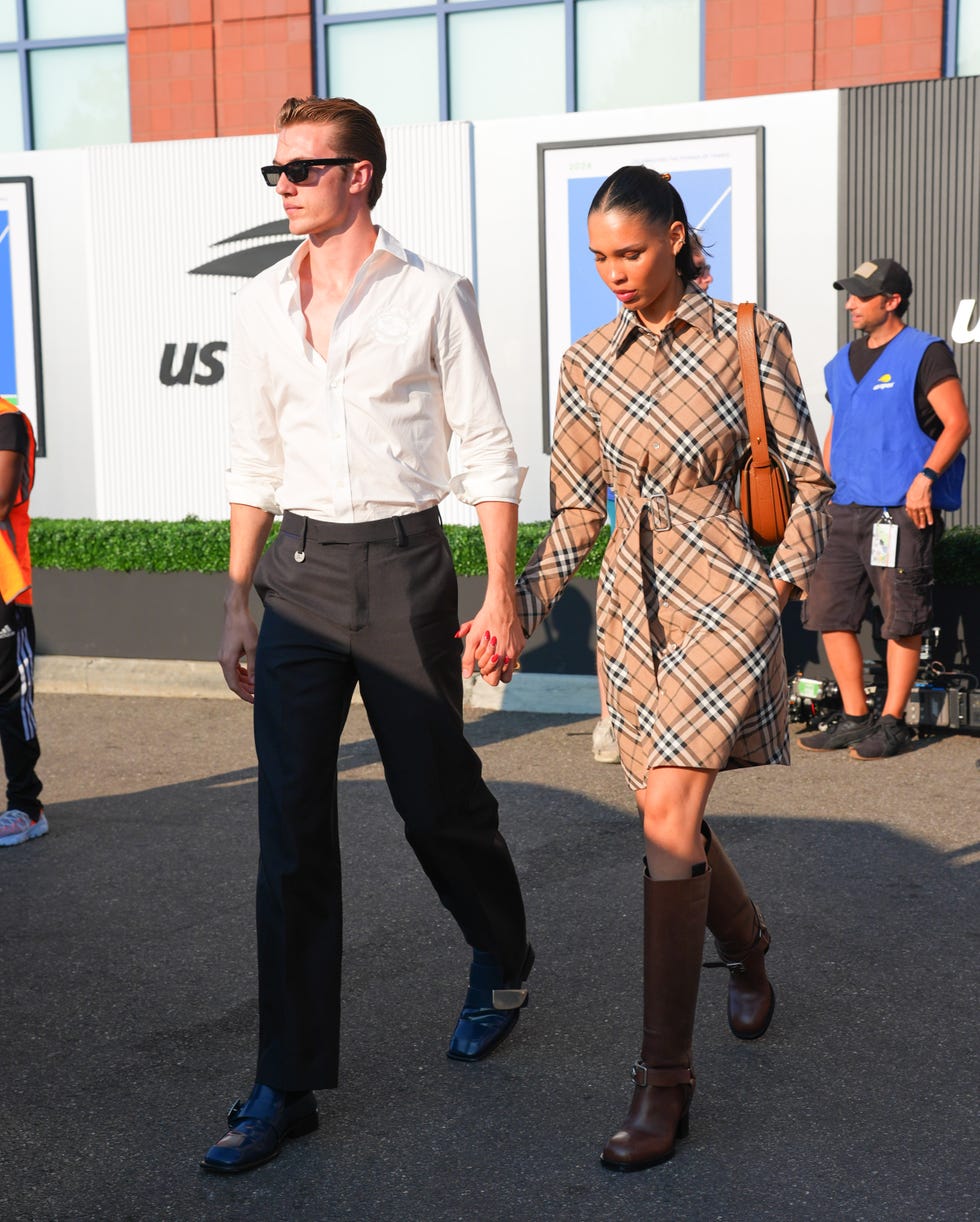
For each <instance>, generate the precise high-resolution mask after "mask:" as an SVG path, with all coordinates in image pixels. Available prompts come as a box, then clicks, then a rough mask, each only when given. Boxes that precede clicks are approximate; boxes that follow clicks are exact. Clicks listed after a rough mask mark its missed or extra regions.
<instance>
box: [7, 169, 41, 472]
mask: <svg viewBox="0 0 980 1222" xmlns="http://www.w3.org/2000/svg"><path fill="white" fill-rule="evenodd" d="M0 395H2V396H3V398H4V399H8V400H9V401H10V402H11V403H14V404H16V405H17V407H19V408H20V409H21V411H22V412H24V414H25V415H27V416H29V417H30V419H31V423H32V424H33V425H34V433H35V436H36V437H37V452H38V454H39V455H43V454H44V400H43V395H42V389H41V327H40V314H39V311H38V301H37V249H36V246H35V239H34V190H33V180H32V179H30V178H0Z"/></svg>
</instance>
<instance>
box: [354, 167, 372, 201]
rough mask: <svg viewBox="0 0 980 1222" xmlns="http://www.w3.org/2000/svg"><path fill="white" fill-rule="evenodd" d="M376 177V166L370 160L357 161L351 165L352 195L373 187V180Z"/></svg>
mask: <svg viewBox="0 0 980 1222" xmlns="http://www.w3.org/2000/svg"><path fill="white" fill-rule="evenodd" d="M373 178H374V166H373V165H372V164H371V162H370V161H357V162H355V163H354V165H352V166H351V172H350V191H351V194H352V195H359V194H361V192H363V191H368V190H370V188H371V181H372V179H373Z"/></svg>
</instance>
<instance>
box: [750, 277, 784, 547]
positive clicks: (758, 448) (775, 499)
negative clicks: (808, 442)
mask: <svg viewBox="0 0 980 1222" xmlns="http://www.w3.org/2000/svg"><path fill="white" fill-rule="evenodd" d="M736 325H737V328H738V360H739V366H740V367H741V371H742V390H743V391H744V394H745V416H746V419H747V420H748V425H749V443H750V445H751V449H750V450H749V453H748V454H747V455H746V458H745V462H744V463H743V465H742V472H741V477H740V480H739V507H740V509H741V510H742V516H743V517H744V518H745V520H746V522H747V523H748V526H749V530H750V532H751V534H752V538H753V539H754V540H755V541H756V543H758V544H759V545H760V546H761V547H772V546H773V545H774V544H776V543H778V542H779V541H780V540H781V539H782V537H783V534H784V532H785V530H786V523H787V522H788V521H789V511H790V503H791V499H792V498H791V496H790V488H789V478H788V476H787V474H786V468H785V467H784V466H783V463H782V461H781V460H780V459H779V457H778V455H773V454H770V453H769V442H768V441H767V439H766V408H765V403H764V401H763V398H762V382H761V380H760V378H759V358H758V355H757V353H756V332H755V306H754V305H753V304H752V302H750V301H743V302H741V303H740V305H739V307H738V316H737V320H736Z"/></svg>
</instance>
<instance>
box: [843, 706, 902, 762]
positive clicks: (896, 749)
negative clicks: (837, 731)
mask: <svg viewBox="0 0 980 1222" xmlns="http://www.w3.org/2000/svg"><path fill="white" fill-rule="evenodd" d="M912 737H913V735H912V731H911V729H909V727H908V726H907V725H906V724H905V718H904V717H892V715H891V714H890V713H889V714H888V715H887V716H885V717H882V719H881V720H880V721H879V722H878V724H877V725H876V726H875V728H874V729H873V730H872V731H871V733H870V734H869V735H868V736H867V738H862V739H861V741H860V742H859V743H858V744H857V745H856V746H854V747H852V748H851V749H850V751H849V752H848V754H849V755H850V756H851V758H852V759H856V760H884V759H888V757H889V756H892V755H901V753H902V752H903V751H904V750H905V749H906V748H907V747H908V745H909V743H910V742H911V741H912Z"/></svg>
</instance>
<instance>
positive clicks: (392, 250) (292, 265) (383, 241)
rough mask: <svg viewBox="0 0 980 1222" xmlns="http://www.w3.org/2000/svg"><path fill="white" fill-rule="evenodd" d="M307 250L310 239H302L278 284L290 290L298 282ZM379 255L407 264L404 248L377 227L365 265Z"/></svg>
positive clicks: (284, 268) (395, 239)
mask: <svg viewBox="0 0 980 1222" xmlns="http://www.w3.org/2000/svg"><path fill="white" fill-rule="evenodd" d="M309 249H310V239H309V238H304V239H303V241H302V242H300V244H299V246H297V247H296V249H295V251H294V252H293V254H292V256H291V257H290V259H289V261H288V262H287V263H286V264H285V266H284V267H283V269H282V277H281V280H280V284H282V285H284V286H287V287H288V288H289V289H292V287H293V285H294V284H295V283H296V281H297V280H299V269H300V265H301V264H302V262H303V260H304V259H305V258H306V255H307V253H308V251H309ZM381 254H389V255H393V256H394V257H395V258H396V259H399V260H401V262H402V263H407V262H408V256H407V255H406V253H405V248H404V246H402V244H401V242H399V241H398V239H397V238H394V237H392V236H391V234H390V233H389V232H388V230H387V229H383V228H382V227H381V226H380V225H379V226H378V236H377V238H376V239H375V243H374V250H372V251H371V253H370V254H369V255H368V257H367V259H365V263H369V262H370V261H371V260H372V259H374V258H376V257H377V256H378V255H381Z"/></svg>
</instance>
